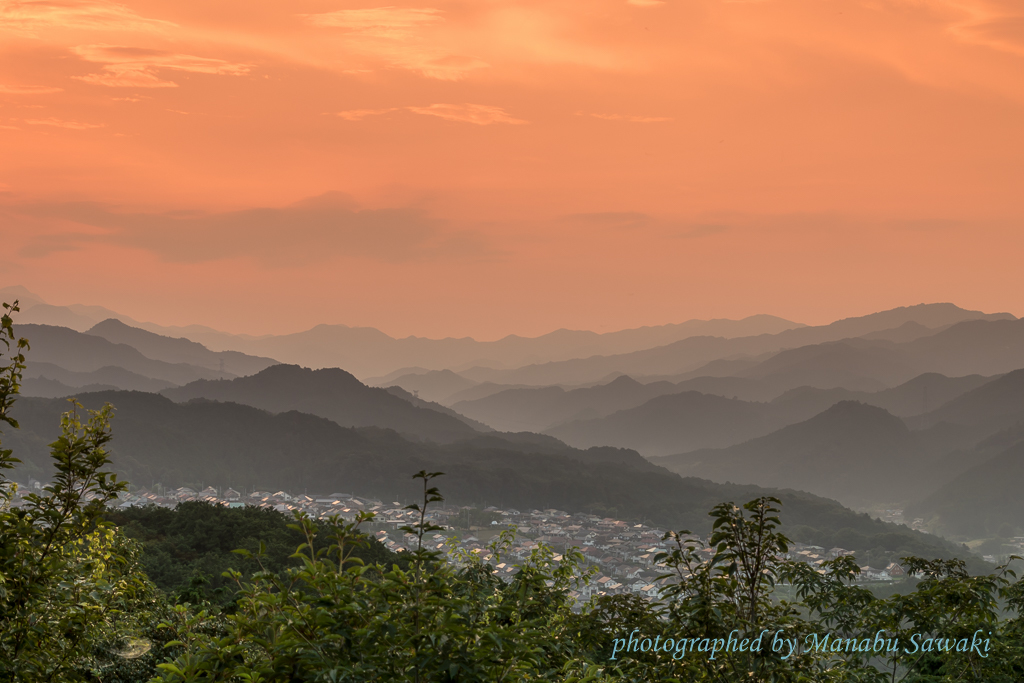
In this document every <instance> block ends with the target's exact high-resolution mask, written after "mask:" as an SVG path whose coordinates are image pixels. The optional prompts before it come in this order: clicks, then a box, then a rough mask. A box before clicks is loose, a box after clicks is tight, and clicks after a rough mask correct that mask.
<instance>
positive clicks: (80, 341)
mask: <svg viewBox="0 0 1024 683" xmlns="http://www.w3.org/2000/svg"><path fill="white" fill-rule="evenodd" d="M15 333H16V334H18V335H20V336H23V337H25V338H27V339H28V340H29V341H30V343H31V351H30V352H29V354H27V356H26V357H27V359H28V360H27V365H28V369H27V371H26V373H25V376H26V377H39V376H41V375H40V373H42V372H46V371H47V370H48V369H50V371H52V366H58V367H60V368H63V369H65V370H70V371H72V372H79V373H92V372H97V371H100V370H102V369H104V368H108V367H118V368H122V369H124V370H127V371H129V372H132V373H134V374H136V375H140V376H142V377H148V378H151V379H156V380H163V381H165V382H170V383H171V384H177V385H180V384H187V383H188V382H192V381H195V380H197V379H213V378H218V377H232V376H233V375H232V374H231V373H228V372H220V371H218V370H211V369H209V368H205V367H200V366H198V365H192V364H190V363H180V362H177V363H169V362H165V361H162V360H154V359H152V358H147V357H146V356H145V355H143V354H142V353H141V352H139V351H138V350H137V349H135V348H134V347H132V346H130V345H128V344H122V343H113V342H110V341H107V340H106V339H104V338H102V337H98V336H95V335H90V334H83V333H81V332H76V331H74V330H71V329H68V328H66V327H54V326H52V325H32V324H28V325H26V324H21V323H18V324H17V325H16V326H15ZM37 363H46V364H48V366H44V367H43V368H42V369H39V370H37V369H34V365H35V364H37Z"/></svg>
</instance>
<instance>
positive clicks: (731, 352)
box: [460, 304, 1024, 385]
mask: <svg viewBox="0 0 1024 683" xmlns="http://www.w3.org/2000/svg"><path fill="white" fill-rule="evenodd" d="M920 320H926V321H928V322H930V323H941V324H937V325H936V327H937V328H943V329H937V330H936V333H935V334H933V335H930V336H926V337H919V338H915V339H914V340H912V341H909V342H903V343H893V342H890V341H887V340H876V341H867V340H860V341H859V342H858V344H859V346H860V347H861V348H868V347H872V348H875V349H882V350H883V351H879V354H882V355H884V353H885V352H884V350H885V349H888V350H889V355H890V356H893V357H896V356H901V354H906V353H908V352H909V354H910V355H911V356H913V354H914V353H916V352H921V353H922V354H923V358H922V360H921V366H920V367H919V368H918V370H919V371H921V372H923V371H926V370H928V371H935V372H941V373H942V374H947V375H967V374H975V373H977V374H984V375H994V374H999V373H1000V372H1007V371H1009V370H1012V369H1016V368H1017V367H1021V366H1024V345H1019V338H1020V337H1024V323H1022V322H1021V321H1019V320H1017V319H1016V318H1015V317H1014V316H1012V315H1010V314H1009V313H995V314H987V313H981V312H979V311H966V310H964V309H961V308H958V307H956V306H953V305H952V304H920V305H918V306H909V307H903V308H897V309H893V310H892V311H883V312H881V313H875V314H872V315H869V316H864V317H863V318H851V319H846V320H840V321H837V322H834V323H832V324H830V325H823V326H820V327H802V328H797V329H791V330H786V331H784V332H779V333H777V334H765V335H759V336H751V337H740V338H734V339H724V338H721V337H704V336H695V337H689V338H687V339H683V340H680V341H677V342H673V343H671V344H667V345H665V346H660V347H656V348H652V349H645V350H642V351H635V352H632V353H627V354H618V355H610V356H594V357H590V358H575V359H572V360H566V361H559V362H550V363H544V364H537V365H528V366H524V367H520V368H516V369H513V370H493V369H486V368H479V369H477V370H476V371H475V372H474V373H472V374H471V373H469V372H463V373H460V374H463V375H464V376H468V377H470V378H471V379H475V380H477V381H491V382H496V383H501V384H517V383H518V384H532V385H544V384H583V383H587V382H594V381H599V380H600V379H601V378H603V377H606V376H608V375H610V374H612V373H621V374H627V375H630V376H632V377H634V378H636V379H641V378H643V377H645V376H660V377H665V376H669V375H682V374H684V373H688V372H691V371H693V370H696V369H697V368H700V367H701V366H704V365H706V364H708V363H711V362H712V361H716V360H725V359H740V360H741V359H742V358H743V357H744V356H746V357H751V356H758V355H761V354H765V353H768V352H779V351H783V350H785V349H790V350H792V349H796V348H811V347H814V346H815V345H819V344H824V343H829V342H838V341H841V340H852V339H856V338H857V337H860V336H863V335H865V334H870V333H873V332H879V331H883V330H891V329H894V328H898V327H900V326H901V325H904V324H906V323H907V322H911V321H914V322H919V321H920ZM989 337H991V338H989ZM1011 340H1014V341H1016V342H1017V343H1018V345H1016V346H1014V345H1012V344H1011ZM972 342H974V343H976V344H977V345H978V346H979V347H981V349H984V350H985V351H989V350H990V351H992V352H994V356H993V357H988V358H986V356H985V353H984V351H981V349H979V352H977V353H974V354H973V355H971V356H970V357H969V358H962V357H959V355H958V352H959V351H961V350H962V348H963V346H964V345H965V344H970V343H972ZM1008 345H1010V346H1012V348H1011V349H1009V350H1008V349H1007V348H1006V347H1007V346H1008ZM769 360H770V359H769ZM893 360H896V359H895V358H893ZM761 362H762V363H763V362H767V361H761ZM752 367H754V366H752V365H742V366H740V367H739V368H737V369H736V370H733V371H729V372H727V373H725V374H742V373H744V372H749V371H750V370H751V368H752ZM993 368H1002V369H993ZM907 373H909V376H913V374H916V373H914V372H913V370H907V371H906V373H905V374H907Z"/></svg>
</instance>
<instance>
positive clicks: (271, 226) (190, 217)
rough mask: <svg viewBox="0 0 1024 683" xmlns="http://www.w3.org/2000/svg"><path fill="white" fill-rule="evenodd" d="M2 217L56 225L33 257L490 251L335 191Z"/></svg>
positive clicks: (288, 262)
mask: <svg viewBox="0 0 1024 683" xmlns="http://www.w3.org/2000/svg"><path fill="white" fill-rule="evenodd" d="M5 214H6V215H5ZM0 217H3V219H4V220H3V221H0V223H3V222H5V221H6V222H7V223H8V224H11V225H13V224H16V223H17V222H18V221H19V220H30V221H32V224H38V225H46V224H52V225H55V226H59V230H57V231H56V232H52V231H51V232H50V233H47V234H44V233H42V232H39V233H37V234H36V235H34V237H33V239H32V240H31V241H30V242H28V243H27V244H26V245H25V246H24V247H23V248H22V252H21V253H22V254H23V255H24V256H31V257H35V258H38V257H42V256H46V255H47V254H49V253H52V252H54V251H56V250H67V249H80V248H84V247H86V246H88V245H90V244H97V243H99V244H109V245H116V246H125V247H134V248H138V249H143V250H146V251H149V252H152V253H154V254H156V255H157V256H159V257H160V259H161V260H163V261H166V262H173V263H205V262H209V261H217V260H221V259H232V258H240V257H241V258H245V257H248V258H252V259H254V260H256V261H259V262H261V263H263V264H264V265H267V266H294V265H302V264H310V263H317V262H324V261H327V260H330V259H333V258H337V257H364V258H370V259H374V260H377V261H382V262H388V263H407V262H413V261H430V260H450V259H458V258H462V257H472V258H477V257H480V256H487V255H493V254H494V253H495V249H494V247H493V246H491V244H490V242H489V241H488V240H487V239H486V238H484V237H483V236H482V235H480V234H479V233H477V232H473V231H467V230H457V229H452V228H451V227H450V226H448V225H447V223H446V222H445V221H442V220H439V219H437V218H434V217H432V216H430V215H428V214H426V213H425V212H424V211H422V210H420V209H417V208H411V207H394V208H382V209H363V210H360V209H357V208H355V207H354V206H353V203H352V201H351V199H350V198H349V197H347V196H346V195H341V194H338V193H328V194H327V195H324V196H321V197H314V198H312V199H308V200H305V201H301V202H297V203H295V204H292V205H290V206H285V207H282V208H254V209H246V210H242V211H231V212H224V213H206V212H199V211H187V212H186V211H173V212H164V213H143V212H135V211H130V210H125V209H122V208H120V207H115V206H109V205H104V204H98V203H88V202H81V203H45V204H43V203H40V204H24V205H10V204H8V205H7V206H4V205H2V204H0ZM47 235H48V236H47Z"/></svg>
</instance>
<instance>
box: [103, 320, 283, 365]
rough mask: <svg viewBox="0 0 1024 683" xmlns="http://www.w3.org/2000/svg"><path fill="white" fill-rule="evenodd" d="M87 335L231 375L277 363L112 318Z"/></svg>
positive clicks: (144, 353) (159, 358)
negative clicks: (158, 332) (155, 331)
mask: <svg viewBox="0 0 1024 683" xmlns="http://www.w3.org/2000/svg"><path fill="white" fill-rule="evenodd" d="M86 334H91V335H93V336H96V337H102V338H103V339H106V340H107V341H109V342H113V343H115V344H127V345H128V346H131V347H133V348H135V349H137V350H138V351H139V352H141V353H142V354H143V355H144V356H146V357H147V358H152V359H154V360H161V361H164V362H167V363H187V364H189V365H195V366H198V367H201V368H207V369H208V370H217V371H218V372H223V373H227V375H228V376H242V375H253V374H256V373H257V372H259V371H260V370H264V369H266V368H268V367H270V366H271V365H277V364H278V361H276V360H274V359H273V358H261V357H259V356H249V355H246V354H244V353H239V352H238V351H219V352H217V351H210V350H209V349H208V348H206V347H205V346H203V345H202V344H199V343H196V342H194V341H190V340H188V339H184V338H177V339H175V338H173V337H166V336H162V335H159V334H154V333H153V332H147V331H146V330H142V329H139V328H137V327H130V326H128V325H126V324H125V323H123V322H121V321H119V320H114V319H113V318H108V319H106V320H104V321H103V322H100V323H97V324H96V325H95V326H93V327H91V328H90V329H89V330H88V331H87V332H86Z"/></svg>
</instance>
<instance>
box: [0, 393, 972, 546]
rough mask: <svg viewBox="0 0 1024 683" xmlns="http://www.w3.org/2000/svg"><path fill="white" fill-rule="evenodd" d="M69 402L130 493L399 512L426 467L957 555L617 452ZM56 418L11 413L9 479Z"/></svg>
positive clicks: (634, 511) (909, 535)
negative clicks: (754, 504) (222, 493)
mask: <svg viewBox="0 0 1024 683" xmlns="http://www.w3.org/2000/svg"><path fill="white" fill-rule="evenodd" d="M373 391H380V390H379V389H378V390H373ZM82 400H83V402H84V404H85V405H86V407H89V408H97V407H99V406H101V405H102V404H103V403H108V402H109V403H111V404H113V405H114V406H115V408H116V412H115V417H114V422H113V425H114V440H113V441H112V442H111V444H110V451H111V458H112V467H113V468H114V469H115V470H116V471H117V472H118V473H119V474H121V475H123V476H125V477H126V478H127V479H128V480H130V481H131V482H133V483H134V484H135V485H137V486H146V487H150V488H153V487H156V486H157V485H158V484H159V485H162V486H163V487H165V488H172V487H176V486H182V485H190V486H206V485H213V486H217V487H227V486H231V487H234V488H236V489H238V490H253V489H263V490H268V489H270V490H278V489H285V490H290V491H307V492H309V493H321V494H323V493H328V492H333V491H350V492H356V493H359V494H361V495H364V496H367V495H369V496H380V497H381V498H383V499H385V500H401V499H410V498H414V497H415V495H416V494H417V490H416V483H417V482H415V481H414V480H413V479H412V478H411V474H412V473H414V472H417V471H419V470H421V469H426V470H429V471H442V472H445V473H446V475H445V476H444V477H442V478H441V479H439V480H437V481H436V482H435V483H436V484H437V485H438V486H439V487H441V489H442V491H443V493H444V495H445V496H446V498H447V499H448V500H449V501H451V502H455V503H458V504H476V505H498V506H501V507H514V508H518V509H529V508H540V509H545V508H558V509H563V510H568V511H573V512H575V511H584V512H586V511H589V512H592V513H595V514H603V515H614V516H617V517H620V518H625V519H636V520H644V519H645V520H647V522H648V523H649V524H656V525H662V526H664V527H665V528H689V529H692V530H694V531H697V532H706V531H708V530H709V523H710V518H709V517H708V515H707V511H708V510H709V509H710V508H711V507H712V506H714V505H716V504H718V503H720V502H722V501H723V500H735V501H745V500H749V499H751V498H755V497H757V496H759V495H777V496H779V497H781V498H782V500H783V503H784V505H783V511H782V518H783V521H784V522H785V523H787V524H789V525H790V526H789V527H787V528H792V529H793V531H794V532H795V533H796V534H799V536H798V537H797V540H800V541H802V542H808V543H817V544H819V545H824V546H827V547H831V546H832V545H836V541H837V540H838V539H839V538H840V537H842V538H845V539H851V538H853V539H854V541H853V544H852V545H850V544H848V545H846V546H844V547H847V548H850V549H852V550H860V549H863V550H867V549H871V548H875V547H877V546H879V545H883V546H885V547H886V548H888V549H890V550H894V551H895V550H898V549H903V550H906V551H907V552H908V553H917V554H927V555H928V556H930V557H935V556H939V557H949V556H951V555H952V554H953V553H954V552H955V550H956V549H955V547H953V546H950V545H948V544H944V543H943V542H942V541H941V540H940V539H937V538H935V537H929V536H926V535H924V534H920V533H915V532H911V531H909V530H907V529H905V528H902V527H897V526H895V525H891V524H884V523H882V522H879V521H877V520H872V519H870V518H868V517H866V516H864V515H858V514H855V513H853V512H852V511H850V510H848V509H845V508H843V507H841V506H840V505H838V504H837V503H835V502H833V501H829V500H825V499H822V498H819V497H816V496H812V495H809V494H805V493H799V492H794V491H775V490H767V489H763V488H758V487H753V486H730V485H723V484H714V483H712V482H709V481H705V480H699V479H693V478H681V477H678V476H677V475H675V474H672V473H671V472H668V471H667V470H665V469H662V468H660V467H657V466H654V465H652V464H650V463H649V462H647V461H646V460H644V459H643V458H641V457H640V456H639V455H637V454H636V453H635V452H629V451H620V450H618V449H610V448H597V449H590V450H577V449H571V448H568V447H565V446H564V445H559V444H558V443H557V442H554V441H553V440H551V439H550V438H548V437H536V436H526V435H519V436H513V437H510V438H504V437H502V436H501V435H495V434H489V435H485V434H479V435H476V436H474V437H472V438H470V439H468V440H466V441H461V442H457V443H453V444H449V445H437V444H429V443H425V442H412V441H408V440H406V439H403V438H402V437H401V436H400V435H398V434H397V433H396V432H394V431H390V430H381V429H376V428H362V429H351V428H344V427H341V426H340V425H338V424H337V423H335V422H333V421H331V420H327V419H324V418H320V417H316V416H312V415H307V414H304V413H299V412H295V411H290V412H285V413H280V414H276V415H274V414H270V413H268V412H266V411H263V410H259V409H257V408H253V407H251V406H244V405H240V404H237V403H218V402H210V401H192V402H189V403H184V404H176V403H173V402H171V401H170V400H169V399H167V398H165V397H162V396H158V395H154V394H147V393H140V392H102V393H98V394H89V395H85V396H83V397H82ZM65 409H66V404H65V403H64V402H63V401H60V400H46V399H33V398H23V399H21V400H20V401H19V402H18V403H17V405H16V406H15V413H14V415H15V417H16V418H17V419H18V420H19V421H20V423H21V429H20V430H11V431H10V432H9V433H8V434H5V435H4V436H5V445H6V446H12V447H14V448H15V449H16V451H17V452H18V453H19V455H21V456H22V457H23V460H24V461H25V462H24V465H23V466H21V467H23V468H24V469H21V467H19V470H17V471H15V474H16V475H18V474H21V475H23V476H24V475H27V476H36V477H38V478H45V477H46V476H47V474H46V472H47V468H48V467H49V466H50V465H49V462H48V457H47V446H46V444H48V443H50V442H52V441H53V440H54V438H55V436H56V433H57V429H58V426H57V425H58V421H59V416H60V413H61V412H62V411H63V410H65ZM851 534H852V535H851Z"/></svg>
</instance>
